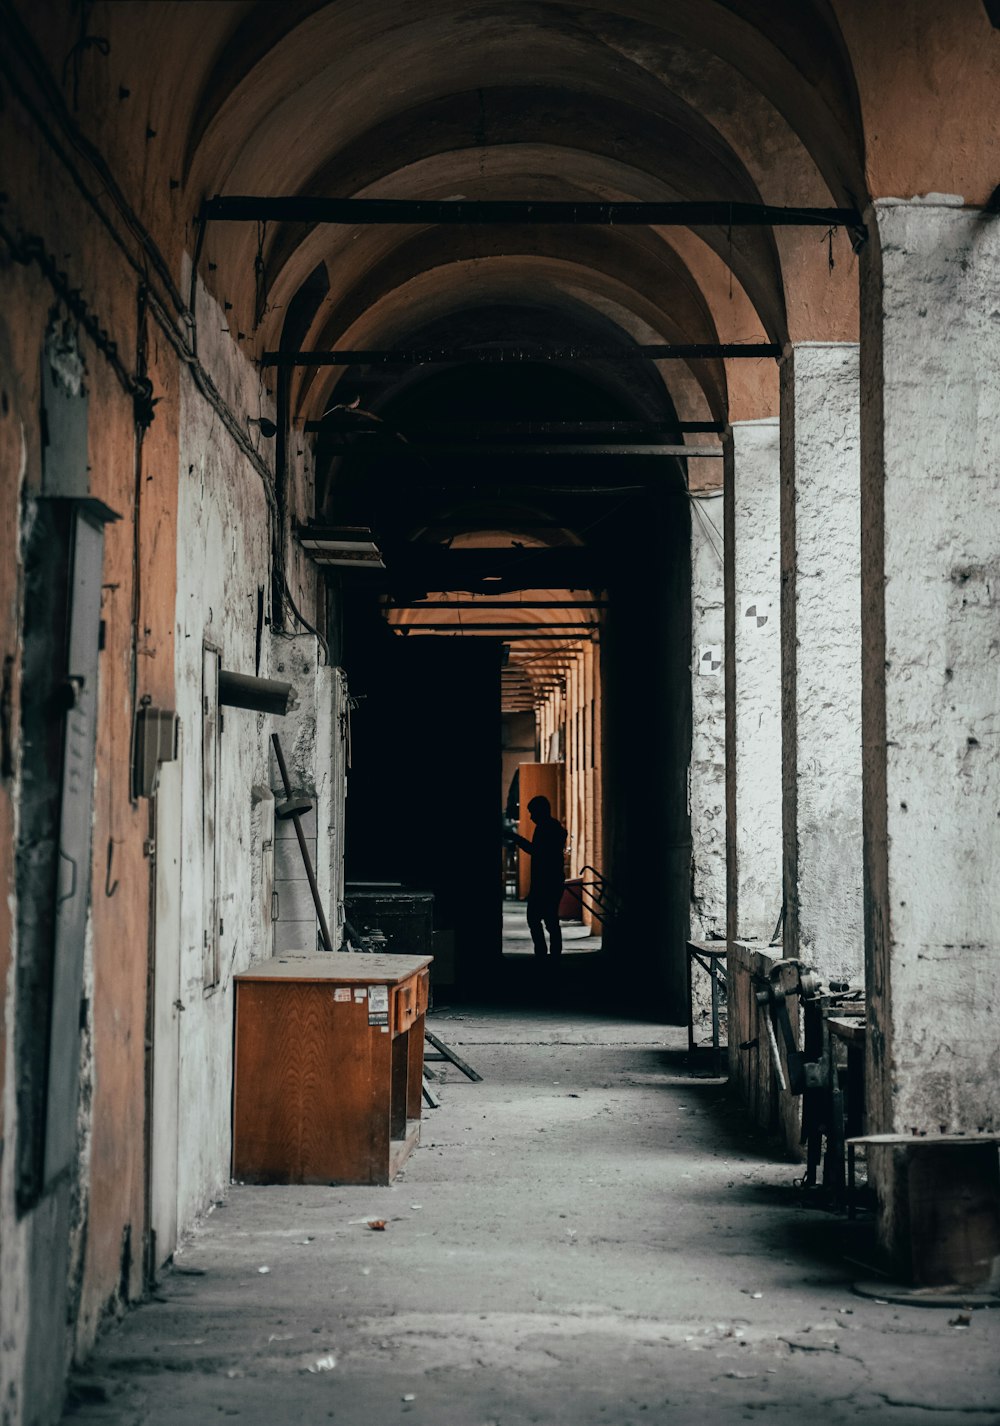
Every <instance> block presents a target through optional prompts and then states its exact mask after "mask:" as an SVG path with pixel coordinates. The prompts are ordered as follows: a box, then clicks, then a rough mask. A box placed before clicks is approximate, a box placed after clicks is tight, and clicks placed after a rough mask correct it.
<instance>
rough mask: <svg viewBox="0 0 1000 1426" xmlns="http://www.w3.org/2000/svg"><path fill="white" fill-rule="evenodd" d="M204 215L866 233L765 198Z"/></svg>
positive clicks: (400, 203) (243, 219) (301, 207)
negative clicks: (753, 200)
mask: <svg viewBox="0 0 1000 1426" xmlns="http://www.w3.org/2000/svg"><path fill="white" fill-rule="evenodd" d="M201 217H202V220H203V221H210V222H213V223H336V224H341V225H347V226H349V227H361V226H370V225H372V224H414V223H416V224H419V225H421V226H424V225H427V224H431V223H460V224H468V225H475V226H477V227H478V226H483V225H487V226H491V227H494V226H497V225H501V224H503V225H506V224H516V225H521V226H524V225H531V226H537V225H540V224H556V225H559V226H561V227H564V226H569V227H582V226H590V227H593V226H595V225H596V226H598V227H637V226H638V227H655V228H691V227H695V228H705V227H715V226H721V227H724V228H747V227H750V228H762V227H763V228H836V227H842V228H851V229H853V230H855V231H856V232H857V233H858V235H859V236H861V235H863V234H864V232H865V228H864V223H863V221H862V218H861V214H860V213H859V212H858V210H857V209H856V208H811V207H802V208H788V207H777V206H773V205H771V204H768V203H733V202H729V201H727V200H726V199H713V200H711V201H709V202H664V203H657V202H652V203H632V202H624V203H601V202H595V201H584V202H581V203H578V202H560V201H558V200H551V199H547V200H541V201H538V202H535V201H532V200H531V199H464V198H463V199H447V198H446V199H437V198H321V197H312V196H308V195H305V194H303V195H301V196H292V197H285V198H269V197H263V196H258V195H250V194H243V195H232V196H230V195H225V196H223V195H217V196H216V197H214V198H209V199H206V201H205V202H204V204H203V205H202V209H201Z"/></svg>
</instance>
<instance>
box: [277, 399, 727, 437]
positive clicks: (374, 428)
mask: <svg viewBox="0 0 1000 1426" xmlns="http://www.w3.org/2000/svg"><path fill="white" fill-rule="evenodd" d="M336 416H343V412H342V411H341V410H339V409H338V408H337V407H334V408H333V409H332V410H331V411H330V412H329V413H328V414H327V416H325V417H324V418H322V419H321V420H319V421H306V423H305V427H304V429H305V430H306V431H311V432H317V431H325V432H326V433H327V434H328V435H352V436H360V437H361V438H362V439H368V437H369V436H370V437H371V438H372V439H373V440H374V439H381V440H385V439H386V430H387V427H386V426H385V425H382V424H381V423H376V424H375V425H367V426H366V425H364V424H363V422H364V417H362V416H360V415H356V416H355V417H354V419H353V420H351V419H343V420H341V421H340V422H339V423H338V422H337V421H336V420H333V419H332V418H333V417H336ZM388 429H390V430H391V429H392V428H391V427H390V428H388ZM725 429H726V427H725V425H724V424H723V422H722V421H448V422H444V421H440V422H428V423H427V424H426V425H419V426H413V425H407V427H406V429H405V431H401V432H399V434H400V435H402V436H404V437H405V438H406V440H408V441H411V440H414V439H418V440H419V439H421V438H423V439H434V438H435V437H437V438H439V439H442V440H455V439H461V440H468V439H469V438H471V437H476V436H493V437H494V438H496V439H498V440H502V441H505V440H516V439H518V438H519V437H522V436H523V437H532V436H544V437H545V438H546V440H550V441H551V440H554V439H559V438H565V439H567V440H576V441H587V440H590V439H593V440H603V439H605V438H607V437H610V436H628V437H630V438H631V439H632V440H635V441H641V440H645V439H646V438H647V437H648V438H650V439H652V438H653V437H654V436H679V435H696V434H697V435H709V434H714V435H722V434H723V432H724V431H725Z"/></svg>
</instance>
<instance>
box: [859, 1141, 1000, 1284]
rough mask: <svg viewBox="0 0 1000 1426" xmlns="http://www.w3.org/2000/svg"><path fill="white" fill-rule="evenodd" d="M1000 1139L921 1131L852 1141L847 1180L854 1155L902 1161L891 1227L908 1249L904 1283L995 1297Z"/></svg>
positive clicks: (999, 1243) (999, 1249)
mask: <svg viewBox="0 0 1000 1426" xmlns="http://www.w3.org/2000/svg"><path fill="white" fill-rule="evenodd" d="M998 1146H1000V1134H997V1133H987V1132H983V1131H978V1132H976V1133H974V1134H973V1133H970V1134H953V1133H947V1132H941V1133H933V1132H925V1131H923V1130H922V1131H921V1132H920V1133H910V1134H862V1135H859V1136H857V1137H855V1138H851V1139H848V1141H847V1151H848V1155H849V1160H848V1162H849V1170H848V1171H849V1174H850V1177H851V1179H852V1180H853V1177H854V1155H855V1152H856V1150H857V1149H864V1150H865V1151H866V1153H870V1151H871V1150H872V1149H877V1150H882V1151H888V1152H891V1153H893V1154H894V1155H896V1156H897V1158H898V1163H897V1166H896V1183H895V1187H894V1194H893V1201H894V1208H893V1211H894V1215H895V1223H894V1228H893V1233H894V1237H895V1239H896V1241H897V1244H905V1246H906V1249H907V1252H906V1259H907V1260H906V1261H905V1262H901V1263H899V1264H898V1266H900V1267H902V1268H903V1269H904V1275H905V1276H906V1278H907V1280H908V1281H909V1282H911V1283H913V1284H915V1285H916V1286H918V1287H941V1286H948V1285H950V1284H960V1285H963V1286H966V1287H969V1288H988V1289H991V1290H992V1291H993V1292H995V1283H994V1282H993V1275H994V1272H995V1265H996V1262H997V1260H998V1259H1000V1161H998V1158H997V1150H998Z"/></svg>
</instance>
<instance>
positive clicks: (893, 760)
mask: <svg viewBox="0 0 1000 1426" xmlns="http://www.w3.org/2000/svg"><path fill="white" fill-rule="evenodd" d="M867 222H868V225H869V232H870V239H869V242H868V244H867V245H866V248H865V250H864V252H863V254H862V289H861V298H862V312H861V323H862V325H861V333H862V344H861V393H862V396H861V470H862V507H861V520H862V527H861V528H862V544H861V549H862V606H861V608H862V716H863V730H864V761H863V769H864V781H863V794H864V804H863V806H864V834H865V847H864V872H865V954H866V962H867V975H868V987H869V1005H868V1012H869V1021H868V1023H869V1034H868V1045H869V1051H868V1075H867V1091H868V1108H869V1123H868V1128H869V1132H876V1131H893V1132H897V1131H903V1132H909V1130H910V1129H911V1128H917V1129H926V1130H932V1131H937V1130H939V1129H940V1128H942V1127H943V1128H945V1129H948V1130H975V1129H977V1128H979V1127H981V1126H982V1127H989V1128H992V1129H997V1128H998V1127H1000V1118H998V1111H1000V1103H998V1097H997V1090H996V1065H997V1062H998V1059H1000V1015H998V1013H997V1002H998V994H1000V992H998V967H1000V736H998V735H1000V672H998V671H1000V479H998V469H1000V297H998V286H997V274H998V272H1000V220H998V219H997V218H996V217H995V216H993V215H992V214H987V213H984V212H980V211H973V210H970V209H966V208H963V207H961V206H960V201H959V200H953V201H949V200H947V199H943V200H939V201H937V202H920V201H911V202H902V201H882V202H879V203H877V204H876V205H875V207H874V209H873V210H872V211H870V212H869V214H868V216H867ZM880 1192H881V1193H882V1195H883V1203H884V1204H888V1202H889V1199H890V1197H891V1195H890V1194H889V1193H888V1191H887V1189H886V1187H885V1183H884V1182H881V1183H880ZM890 1227H891V1225H890ZM883 1229H884V1231H885V1230H886V1219H885V1217H883ZM890 1236H891V1234H890Z"/></svg>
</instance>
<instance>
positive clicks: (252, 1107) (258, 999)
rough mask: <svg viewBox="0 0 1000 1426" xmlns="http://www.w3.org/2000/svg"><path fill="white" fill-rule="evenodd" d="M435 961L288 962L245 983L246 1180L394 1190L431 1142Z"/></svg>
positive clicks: (293, 957) (240, 1065) (238, 1162)
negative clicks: (402, 1171)
mask: <svg viewBox="0 0 1000 1426" xmlns="http://www.w3.org/2000/svg"><path fill="white" fill-rule="evenodd" d="M430 960H431V957H430V956H369V955H357V954H344V953H342V952H337V953H335V954H333V955H316V954H308V953H306V952H302V953H295V952H292V951H287V952H285V953H284V954H283V955H281V956H275V957H274V958H273V959H271V960H268V961H262V962H261V963H260V964H258V965H255V966H252V967H251V968H250V970H248V971H244V972H243V973H242V974H241V975H238V976H237V977H236V1034H235V1064H234V1085H233V1177H234V1178H235V1179H237V1180H238V1181H240V1182H243V1183H381V1184H385V1183H391V1182H392V1180H393V1178H394V1177H395V1175H396V1173H397V1172H398V1171H399V1168H400V1166H401V1164H402V1163H403V1161H404V1159H405V1158H406V1156H407V1154H408V1153H409V1152H410V1150H411V1149H412V1148H413V1146H414V1145H415V1144H416V1142H417V1139H418V1136H419V1131H420V1106H421V1080H422V1076H423V1061H424V1015H425V1014H426V1011H427V992H428V984H429V980H430V975H429V972H428V969H427V967H428V965H429V964H430Z"/></svg>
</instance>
